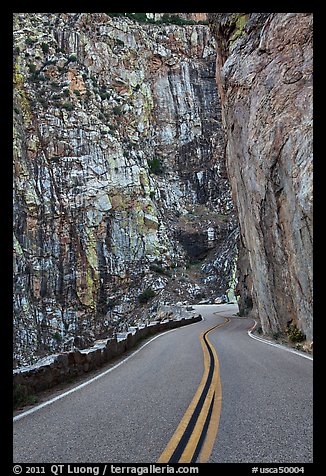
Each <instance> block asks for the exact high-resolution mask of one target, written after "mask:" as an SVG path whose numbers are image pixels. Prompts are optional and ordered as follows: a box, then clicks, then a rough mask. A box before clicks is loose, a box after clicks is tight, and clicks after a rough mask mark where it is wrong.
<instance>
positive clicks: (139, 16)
mask: <svg viewBox="0 0 326 476" xmlns="http://www.w3.org/2000/svg"><path fill="white" fill-rule="evenodd" d="M107 15H109V16H110V17H112V18H115V17H124V18H129V19H130V20H136V21H138V22H139V23H152V24H155V25H161V24H172V25H208V21H206V20H200V21H195V20H186V19H184V18H181V17H179V15H177V14H175V13H171V14H169V13H164V14H163V16H162V17H161V18H160V19H159V20H154V19H152V18H147V16H146V13H107Z"/></svg>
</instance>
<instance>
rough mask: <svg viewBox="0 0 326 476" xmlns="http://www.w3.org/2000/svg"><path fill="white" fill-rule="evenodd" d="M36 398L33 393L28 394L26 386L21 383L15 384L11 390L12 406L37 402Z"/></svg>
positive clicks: (16, 406)
mask: <svg viewBox="0 0 326 476" xmlns="http://www.w3.org/2000/svg"><path fill="white" fill-rule="evenodd" d="M37 402H38V399H37V397H36V396H35V395H30V394H28V392H27V389H26V387H24V386H23V385H16V386H15V387H14V391H13V404H14V408H18V407H22V406H24V405H33V404H34V403H37Z"/></svg>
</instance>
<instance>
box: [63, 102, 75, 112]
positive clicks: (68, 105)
mask: <svg viewBox="0 0 326 476" xmlns="http://www.w3.org/2000/svg"><path fill="white" fill-rule="evenodd" d="M62 107H63V108H64V109H66V110H67V111H72V110H73V108H74V105H73V104H72V103H71V102H65V103H63V104H62Z"/></svg>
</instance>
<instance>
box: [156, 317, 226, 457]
mask: <svg viewBox="0 0 326 476" xmlns="http://www.w3.org/2000/svg"><path fill="white" fill-rule="evenodd" d="M229 321H230V319H229V318H225V322H223V323H222V324H218V325H216V326H213V327H212V328H211V329H209V330H208V331H207V330H206V331H204V332H203V333H202V334H201V335H200V341H201V345H202V349H203V354H204V373H203V377H202V379H201V382H200V384H199V386H198V389H197V391H196V393H195V395H194V397H193V399H192V401H191V403H190V405H189V407H188V408H187V410H186V412H185V414H184V416H183V418H182V420H181V421H180V423H179V425H178V427H177V429H176V431H175V433H174V434H173V436H172V438H171V439H170V441H169V443H168V444H167V446H166V448H165V450H164V451H163V453H162V454H161V456H160V458H159V459H158V461H157V462H158V463H168V462H170V459H171V457H172V455H173V453H174V451H175V450H176V448H177V446H178V444H179V441H180V440H181V438H182V436H183V434H184V432H185V430H186V428H187V426H188V423H189V421H190V419H191V417H192V415H193V413H194V411H195V408H196V406H197V403H198V401H199V399H200V397H201V394H202V392H203V389H204V387H205V384H206V381H207V378H208V374H209V369H210V356H209V351H208V348H207V346H206V344H205V341H204V335H205V334H206V340H207V344H208V345H209V347H210V350H211V351H212V353H213V358H214V364H215V366H214V373H213V377H212V381H211V384H210V387H209V389H208V392H207V395H206V398H205V402H204V404H203V407H202V409H201V411H200V414H199V416H198V419H197V421H196V424H195V427H194V429H193V431H192V434H191V435H190V438H189V440H188V442H187V444H186V447H185V449H184V451H183V453H182V455H181V457H180V459H179V461H178V462H179V463H190V462H191V460H192V457H193V455H194V453H195V450H196V448H197V445H198V442H199V439H200V437H201V434H202V431H203V428H204V425H205V422H206V418H207V415H208V412H209V408H210V404H211V402H212V399H213V396H214V393H215V399H214V406H213V412H212V415H211V420H210V424H209V427H208V430H207V435H206V438H205V441H204V444H203V447H202V451H201V452H200V460H201V462H204V461H206V460H207V459H208V458H209V456H210V454H211V451H212V448H213V444H214V441H215V438H216V434H217V429H218V423H219V417H220V411H221V401H222V390H221V382H220V372H219V364H218V359H217V355H216V351H215V349H214V347H213V346H212V344H211V343H210V341H209V339H208V337H207V335H208V334H209V332H211V331H213V330H214V329H217V328H219V327H222V326H224V325H225V324H227V323H228V322H229ZM212 423H213V424H214V428H213V429H212V428H211V426H212ZM216 423H217V427H216V428H215V425H216ZM202 460H203V461H202Z"/></svg>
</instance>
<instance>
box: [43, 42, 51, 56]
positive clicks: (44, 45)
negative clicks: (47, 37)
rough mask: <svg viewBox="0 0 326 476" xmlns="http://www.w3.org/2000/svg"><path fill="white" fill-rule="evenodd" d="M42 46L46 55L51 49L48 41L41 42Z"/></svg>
mask: <svg viewBox="0 0 326 476" xmlns="http://www.w3.org/2000/svg"><path fill="white" fill-rule="evenodd" d="M41 48H42V51H43V53H44V54H45V55H46V54H47V53H48V52H49V49H50V47H49V45H48V44H47V43H41Z"/></svg>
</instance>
